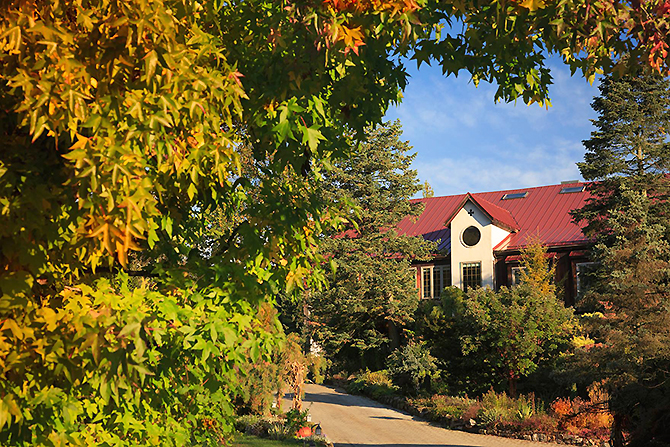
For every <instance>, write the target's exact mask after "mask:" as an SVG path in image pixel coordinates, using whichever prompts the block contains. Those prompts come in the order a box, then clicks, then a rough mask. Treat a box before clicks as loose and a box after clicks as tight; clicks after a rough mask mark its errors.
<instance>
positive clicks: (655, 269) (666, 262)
mask: <svg viewBox="0 0 670 447" xmlns="http://www.w3.org/2000/svg"><path fill="white" fill-rule="evenodd" d="M600 93H601V96H599V97H597V98H596V99H595V100H594V102H593V104H592V106H593V108H594V110H596V112H598V119H597V120H594V125H595V127H596V130H595V131H594V132H592V134H591V138H590V139H589V140H586V141H584V145H585V147H586V155H585V157H584V162H583V163H579V169H580V171H581V173H582V176H583V177H584V178H585V179H586V180H589V181H592V182H593V183H591V184H589V187H588V188H589V190H590V192H591V194H592V199H590V200H589V201H588V202H587V204H586V205H585V206H584V207H583V208H582V209H581V210H578V211H577V212H575V213H574V217H575V220H576V221H579V222H582V223H585V224H586V227H585V233H586V234H587V235H588V236H591V237H592V238H593V239H594V245H593V247H592V250H591V255H592V258H593V260H594V261H596V263H597V264H596V266H595V268H594V271H593V273H592V275H591V278H590V288H589V290H588V292H587V293H586V295H585V297H584V298H585V300H584V301H583V302H582V304H583V305H584V306H586V307H591V309H593V308H596V309H597V310H600V311H602V315H603V316H602V317H601V318H595V319H592V320H591V321H592V322H593V326H591V330H592V331H593V333H594V335H597V336H598V337H599V338H600V340H599V341H601V342H602V344H599V345H596V346H599V347H597V348H595V349H592V350H591V351H590V352H589V353H588V359H587V361H588V362H590V363H591V366H595V371H596V372H597V374H598V375H599V378H602V379H605V380H606V383H608V384H609V388H610V392H611V401H610V405H611V408H612V410H613V411H614V412H615V427H614V428H615V429H614V441H615V443H614V444H615V445H623V438H622V436H621V433H622V430H623V429H625V428H626V426H627V427H628V430H630V431H631V432H632V433H633V438H632V439H633V444H635V443H637V444H638V445H653V443H655V442H656V443H658V442H661V443H663V442H668V439H667V435H664V434H663V433H665V432H666V431H665V430H664V428H662V427H663V425H664V424H660V421H661V418H662V417H663V416H662V415H663V414H665V415H666V416H664V417H666V418H667V414H668V412H669V411H670V404H668V402H669V401H670V244H669V235H670V219H669V217H670V200H669V199H670V197H669V191H670V189H669V187H670V182H669V179H668V171H669V169H670V147H669V145H668V131H670V92H669V87H668V81H667V80H666V79H664V78H662V77H660V76H657V75H645V76H626V77H623V78H621V79H615V78H613V77H606V78H605V79H603V81H602V83H601V85H600ZM664 436H665V437H666V438H664Z"/></svg>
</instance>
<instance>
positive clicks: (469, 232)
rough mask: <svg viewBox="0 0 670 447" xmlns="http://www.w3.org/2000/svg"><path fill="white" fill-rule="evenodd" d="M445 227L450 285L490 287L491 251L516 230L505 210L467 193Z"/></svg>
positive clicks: (510, 216)
mask: <svg viewBox="0 0 670 447" xmlns="http://www.w3.org/2000/svg"><path fill="white" fill-rule="evenodd" d="M445 225H446V226H448V227H449V229H450V233H451V283H452V285H454V286H457V287H460V288H462V289H464V290H466V289H468V288H470V287H473V286H481V287H489V288H493V286H494V270H493V269H494V261H495V258H494V255H493V248H494V247H495V246H496V245H498V244H499V243H500V242H502V241H503V240H504V239H505V238H507V237H508V236H509V235H510V234H511V233H513V232H516V231H518V229H519V226H518V224H517V222H516V220H514V217H513V216H512V215H511V214H510V212H509V211H507V210H505V209H503V208H501V207H499V206H497V205H494V204H493V203H491V202H489V201H487V200H484V199H481V198H477V197H476V196H474V195H472V194H470V193H468V194H466V195H465V196H464V198H463V200H462V201H461V203H460V205H459V206H458V207H456V209H455V210H454V212H453V214H452V215H451V216H449V217H448V219H447V220H446V222H445Z"/></svg>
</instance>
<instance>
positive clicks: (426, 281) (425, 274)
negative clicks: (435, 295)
mask: <svg viewBox="0 0 670 447" xmlns="http://www.w3.org/2000/svg"><path fill="white" fill-rule="evenodd" d="M430 271H431V268H430V267H422V268H421V290H423V293H422V297H423V298H432V296H431V292H432V282H431V279H432V278H431V272H430Z"/></svg>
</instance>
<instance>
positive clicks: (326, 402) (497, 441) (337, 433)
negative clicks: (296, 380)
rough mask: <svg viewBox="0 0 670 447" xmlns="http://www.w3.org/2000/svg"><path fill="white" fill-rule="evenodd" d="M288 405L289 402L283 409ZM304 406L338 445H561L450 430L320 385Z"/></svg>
mask: <svg viewBox="0 0 670 447" xmlns="http://www.w3.org/2000/svg"><path fill="white" fill-rule="evenodd" d="M289 405H290V404H286V405H285V406H284V409H287V408H288V407H289ZM303 409H309V411H310V414H311V416H312V423H313V424H316V423H320V424H321V427H322V428H323V433H324V434H325V435H326V436H327V437H328V439H330V440H331V441H332V442H333V443H334V444H335V446H336V447H346V446H367V447H382V446H383V447H413V446H416V447H438V446H445V447H496V446H500V447H551V446H558V444H550V443H540V442H531V441H521V440H517V439H508V438H499V437H496V436H488V435H476V434H472V433H466V432H461V431H455V430H447V429H445V428H441V427H437V426H434V425H431V424H429V423H428V422H425V421H423V420H421V419H419V418H417V417H415V416H410V415H408V414H407V413H403V412H401V411H398V410H394V409H391V408H388V407H386V406H384V405H382V404H379V403H377V402H375V401H372V400H370V399H367V398H365V397H361V396H353V395H350V394H346V393H344V392H341V391H338V390H336V389H335V388H331V387H326V386H321V385H313V384H308V385H306V386H305V401H304V404H303ZM563 447H564V446H563Z"/></svg>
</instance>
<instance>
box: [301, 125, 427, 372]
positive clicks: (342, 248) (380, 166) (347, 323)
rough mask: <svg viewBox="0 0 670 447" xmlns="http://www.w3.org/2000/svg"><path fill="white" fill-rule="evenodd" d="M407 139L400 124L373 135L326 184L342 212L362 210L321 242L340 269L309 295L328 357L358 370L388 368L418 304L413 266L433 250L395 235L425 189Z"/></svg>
mask: <svg viewBox="0 0 670 447" xmlns="http://www.w3.org/2000/svg"><path fill="white" fill-rule="evenodd" d="M400 134H401V129H400V123H399V122H395V123H386V124H384V125H382V126H380V127H377V128H376V129H374V130H368V131H367V137H366V140H365V141H363V142H361V143H360V145H359V147H358V148H356V149H352V155H351V157H350V158H348V159H346V160H342V161H340V162H338V163H337V164H336V165H335V166H334V168H333V170H332V171H331V172H329V173H328V174H327V179H326V182H325V183H326V184H327V186H326V187H325V189H324V193H325V194H326V195H327V196H329V200H330V201H331V202H332V203H336V204H339V205H338V206H340V207H341V208H342V209H348V208H349V206H350V205H351V204H353V205H354V206H355V207H356V208H357V212H355V213H350V214H349V215H348V216H347V217H346V218H347V225H346V231H345V232H343V233H341V234H337V235H330V237H327V238H326V239H325V240H324V241H323V243H322V245H321V250H322V251H323V253H324V254H325V255H326V256H328V257H331V259H332V260H333V261H334V264H335V266H336V268H335V269H334V271H333V272H332V274H333V277H332V280H331V284H330V287H329V288H328V289H327V290H325V291H322V292H317V293H314V294H313V295H312V296H311V297H310V304H311V309H312V310H311V312H312V315H311V318H312V320H313V322H314V323H315V324H314V327H315V334H314V336H315V338H316V339H317V340H318V341H319V343H321V344H322V345H323V347H324V348H325V350H326V353H327V355H328V356H330V357H331V358H333V359H334V360H335V361H338V362H339V363H340V364H341V365H343V366H345V367H350V368H354V369H356V368H359V367H362V366H367V367H373V368H374V367H379V366H382V365H383V363H384V358H385V357H386V355H387V354H388V353H390V351H391V350H392V349H394V348H396V347H398V345H399V342H400V337H399V329H400V328H401V327H402V326H404V325H406V324H407V323H410V322H411V321H412V318H413V314H414V311H415V310H416V307H417V305H418V300H419V297H418V292H417V290H416V282H415V279H414V276H413V270H411V269H410V261H411V260H412V259H415V258H421V257H426V256H427V255H428V253H429V251H430V249H431V248H432V245H431V244H429V243H427V242H425V241H423V240H422V239H420V238H416V237H410V236H402V235H398V234H397V233H396V231H395V226H396V225H397V223H398V222H400V221H401V220H402V219H403V218H404V217H406V216H408V215H418V214H420V212H421V209H420V206H417V204H414V205H413V204H411V203H410V198H411V197H412V196H414V195H415V194H416V193H418V192H419V191H420V190H421V185H420V184H419V182H418V179H417V176H416V171H415V170H413V169H410V164H411V162H412V159H413V158H414V156H413V155H410V154H408V152H409V151H410V149H411V147H410V146H409V145H408V144H407V143H406V142H402V141H401V140H400V139H399V138H400Z"/></svg>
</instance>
